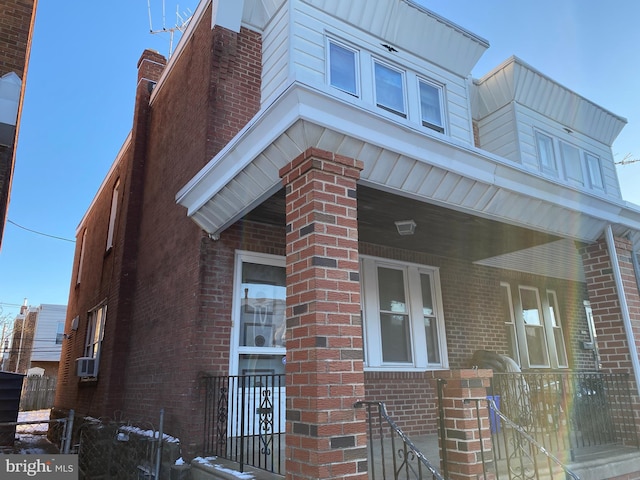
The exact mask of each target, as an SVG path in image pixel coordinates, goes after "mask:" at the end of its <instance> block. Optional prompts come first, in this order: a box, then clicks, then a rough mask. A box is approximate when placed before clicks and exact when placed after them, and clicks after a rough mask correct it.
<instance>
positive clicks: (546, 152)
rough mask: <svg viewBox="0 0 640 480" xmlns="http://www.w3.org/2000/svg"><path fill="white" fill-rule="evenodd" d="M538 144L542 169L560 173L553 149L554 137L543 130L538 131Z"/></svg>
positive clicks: (556, 173) (554, 173)
mask: <svg viewBox="0 0 640 480" xmlns="http://www.w3.org/2000/svg"><path fill="white" fill-rule="evenodd" d="M536 146H537V147H538V159H539V161H540V169H541V170H542V171H543V172H546V173H551V174H553V175H555V176H557V175H558V164H557V162H556V154H555V151H554V149H553V138H551V137H550V136H549V135H545V134H544V133H541V132H536Z"/></svg>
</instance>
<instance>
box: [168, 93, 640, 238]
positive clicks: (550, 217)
mask: <svg viewBox="0 0 640 480" xmlns="http://www.w3.org/2000/svg"><path fill="white" fill-rule="evenodd" d="M312 147H316V148H319V149H322V150H326V151H331V152H335V153H337V154H340V155H346V156H349V157H353V158H358V159H359V160H362V161H363V162H364V170H363V171H362V173H361V180H360V182H361V183H363V184H366V185H369V186H372V187H374V188H378V189H382V190H386V191H389V192H392V193H396V194H399V195H404V196H408V197H411V198H415V199H417V200H420V201H425V202H429V203H432V204H437V205H442V206H445V207H447V208H452V209H456V210H460V211H463V212H466V213H470V214H473V215H477V216H481V217H484V218H490V219H494V220H498V221H501V222H505V223H509V224H512V225H518V226H522V227H526V228H531V229H534V230H538V231H543V232H547V233H551V234H554V235H558V236H560V237H564V238H571V239H576V240H580V241H583V242H591V241H595V240H597V239H598V238H599V237H600V235H601V234H602V232H603V230H604V228H605V227H606V226H607V225H609V224H614V225H615V224H621V225H624V228H626V229H627V230H629V229H630V230H636V231H640V210H639V209H633V210H631V209H629V208H628V206H626V205H624V204H620V203H615V202H613V201H608V200H605V199H602V198H599V197H596V196H593V195H589V194H586V193H582V192H579V191H577V190H575V189H573V188H569V187H567V186H564V185H562V184H560V183H558V182H553V181H551V180H549V179H546V178H543V177H542V176H537V175H535V174H533V173H531V172H529V171H525V170H523V169H521V168H519V165H517V164H514V163H512V162H509V161H508V160H505V159H502V158H501V157H498V156H496V155H493V154H490V153H488V152H485V151H483V150H480V149H477V148H475V147H472V146H470V145H468V144H464V143H462V142H458V141H455V140H453V139H448V138H446V137H442V136H439V135H435V134H434V135H431V134H428V133H425V132H424V131H423V130H419V129H417V128H412V127H410V126H408V125H402V124H399V123H398V122H397V121H396V120H394V119H392V118H389V117H387V116H385V115H384V114H379V113H377V112H375V111H370V110H365V109H363V108H361V107H359V106H356V105H354V104H350V103H346V102H344V101H342V100H339V99H337V98H335V97H331V96H328V95H326V94H324V93H322V92H319V91H317V90H312V89H310V88H308V87H305V86H304V85H300V84H293V85H292V86H291V87H290V88H289V89H288V90H287V91H285V92H284V93H283V94H282V95H281V96H280V97H279V98H278V99H277V100H276V101H274V102H273V104H271V105H270V106H268V107H266V108H265V109H263V110H261V111H260V112H259V114H258V115H257V116H256V117H254V119H253V120H252V122H250V124H248V125H247V126H246V127H245V128H244V129H243V130H242V131H241V132H240V133H239V134H238V135H237V136H236V137H235V138H234V139H233V140H232V141H231V142H230V143H229V144H228V145H227V146H226V147H225V148H224V149H223V150H222V151H221V152H220V153H219V154H218V155H217V156H216V157H215V158H213V159H212V160H211V161H210V162H209V164H208V165H207V166H205V168H203V169H202V170H201V171H200V172H199V173H198V174H197V175H196V176H195V177H194V178H193V179H192V180H191V181H190V182H189V183H188V184H187V185H186V186H185V187H183V188H182V189H181V191H180V192H178V194H177V196H176V201H177V202H178V203H179V204H180V205H183V206H185V207H186V208H187V209H188V215H189V216H191V217H192V218H193V220H194V221H196V223H198V224H199V225H200V226H201V227H202V228H203V229H205V230H206V231H207V232H209V233H214V234H215V233H220V232H221V231H222V230H224V229H225V228H226V227H228V226H229V225H231V224H232V223H234V222H235V221H236V220H238V219H239V218H241V217H242V215H243V214H244V213H246V212H248V211H250V210H251V209H253V208H254V207H256V206H257V205H259V204H260V203H261V202H263V201H264V200H265V199H266V198H268V197H269V196H270V195H272V194H273V193H275V192H276V191H277V190H278V189H280V188H281V187H282V185H281V180H280V178H279V169H280V168H282V167H283V166H285V165H287V164H288V163H289V162H290V161H292V160H293V159H294V158H296V157H297V156H298V155H299V154H301V153H302V152H304V151H305V150H307V149H309V148H312ZM620 228H623V227H619V228H618V230H619V229H620Z"/></svg>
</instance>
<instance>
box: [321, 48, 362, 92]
mask: <svg viewBox="0 0 640 480" xmlns="http://www.w3.org/2000/svg"><path fill="white" fill-rule="evenodd" d="M332 45H334V46H336V47H338V48H341V49H342V50H345V51H347V52H351V53H352V54H353V71H354V83H355V85H354V86H353V91H351V90H349V89H347V88H344V87H343V86H341V85H339V84H335V83H334V82H333V75H332V74H331V71H332V68H331V67H332V65H333V63H332V60H333V59H332V55H331V46H332ZM326 52H327V54H326V55H327V58H326V65H327V71H326V75H327V83H328V84H329V85H331V86H332V87H333V88H337V89H338V90H340V91H343V92H345V93H348V94H349V95H353V96H354V97H360V51H359V50H357V49H355V48H352V47H350V46H348V45H346V44H345V43H343V42H340V41H338V40H336V39H334V38H329V37H327V43H326Z"/></svg>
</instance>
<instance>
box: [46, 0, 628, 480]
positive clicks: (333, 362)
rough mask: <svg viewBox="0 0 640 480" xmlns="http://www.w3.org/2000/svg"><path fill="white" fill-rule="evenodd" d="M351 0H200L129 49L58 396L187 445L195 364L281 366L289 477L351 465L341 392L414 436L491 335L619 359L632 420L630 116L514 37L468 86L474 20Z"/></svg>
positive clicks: (87, 219)
mask: <svg viewBox="0 0 640 480" xmlns="http://www.w3.org/2000/svg"><path fill="white" fill-rule="evenodd" d="M363 4H364V2H343V1H340V2H338V1H324V0H274V1H271V2H259V1H257V0H246V1H244V2H241V1H235V0H234V1H230V0H229V1H224V0H223V1H220V2H213V6H212V2H210V1H206V0H203V1H202V2H201V3H200V5H199V6H198V8H197V10H196V12H195V14H194V16H193V18H192V20H191V22H190V24H189V27H188V29H187V31H186V32H185V33H184V35H183V37H182V38H181V40H180V43H179V45H178V47H177V49H176V51H175V53H174V54H173V56H172V57H171V58H170V60H169V61H168V62H165V60H164V58H163V57H161V56H160V55H159V54H157V53H155V52H151V51H145V52H144V53H143V55H142V57H141V59H140V62H139V73H138V83H137V90H136V100H135V106H134V115H133V127H132V130H131V133H130V135H129V137H128V138H127V139H126V140H125V142H124V145H123V146H122V149H121V151H120V152H119V154H118V156H117V158H116V159H115V161H114V163H113V166H112V168H111V170H110V171H109V172H108V174H107V176H106V178H105V179H104V182H103V183H102V185H101V187H100V189H99V191H98V193H97V194H96V196H95V198H94V200H93V202H92V204H91V205H90V206H89V208H88V210H87V212H86V214H85V216H84V218H83V219H82V221H81V222H80V224H79V226H78V230H77V249H76V254H75V260H74V265H73V276H72V285H71V291H70V296H69V304H68V314H67V325H66V328H65V332H70V331H73V332H74V333H73V335H72V336H71V338H70V339H67V340H65V341H64V344H63V354H62V362H61V367H60V373H59V384H58V385H59V386H58V391H57V396H56V402H55V404H56V408H57V409H58V410H61V411H64V410H68V409H75V411H76V412H77V414H79V415H89V416H93V417H100V416H108V415H112V414H113V412H115V411H121V412H125V414H126V415H127V416H128V417H129V418H140V419H145V420H147V421H153V420H154V419H155V418H156V417H157V415H158V412H159V411H160V409H165V412H166V417H165V424H164V428H165V430H164V431H165V432H167V433H169V434H171V435H173V436H175V437H178V438H180V440H181V442H182V448H183V452H184V455H185V457H187V458H190V457H192V456H194V455H199V454H201V453H202V448H203V447H202V442H203V437H204V433H203V428H204V427H203V425H202V423H203V422H202V419H203V409H204V400H203V395H204V394H203V391H202V383H201V379H202V377H203V376H206V375H243V374H251V373H256V372H269V373H286V397H287V398H286V402H287V421H288V425H287V437H286V442H287V471H288V472H301V471H303V472H307V473H309V475H311V477H312V478H334V477H335V478H343V475H346V473H345V472H349V474H353V475H354V478H360V477H362V478H364V477H366V473H362V471H361V467H362V460H363V457H366V452H365V451H364V449H363V448H362V446H363V445H364V442H365V441H366V440H364V437H365V425H364V421H363V417H362V415H361V414H360V413H359V412H356V411H354V409H353V408H352V405H353V404H354V402H355V401H356V400H361V399H363V398H366V399H371V400H380V401H385V402H386V403H387V405H388V407H389V411H390V412H391V414H392V415H393V416H394V418H395V419H396V421H397V422H398V424H399V425H400V426H402V428H404V429H405V431H407V432H408V433H410V434H423V433H430V432H434V431H435V430H436V394H435V388H434V382H433V379H434V377H435V376H438V375H446V374H448V373H449V372H451V373H452V374H454V373H455V372H456V371H458V370H460V369H466V368H469V367H471V358H472V356H473V354H474V352H476V351H477V350H491V351H494V352H499V353H502V354H508V355H511V356H512V357H513V358H514V359H515V360H516V362H517V363H518V364H519V366H520V367H521V368H522V369H523V370H527V371H531V370H536V371H552V370H553V371H572V370H596V369H598V368H600V366H601V369H602V371H614V370H615V371H626V372H629V373H630V374H631V382H632V385H633V392H634V396H633V402H634V403H633V405H634V408H635V411H636V417H637V415H638V412H640V403H639V398H638V379H639V378H640V366H639V365H638V354H637V348H638V342H639V341H640V339H638V338H636V337H635V336H634V333H633V331H634V329H636V332H637V331H638V329H640V297H639V295H638V283H637V277H636V276H635V275H636V274H635V273H634V265H635V266H637V257H636V252H637V250H638V246H640V243H639V242H640V208H639V207H637V206H635V205H631V204H629V203H627V202H625V201H624V200H623V199H622V198H621V193H620V188H619V185H618V180H617V176H616V170H615V166H614V162H613V156H612V152H611V145H612V143H613V141H614V139H615V138H616V136H617V135H618V133H619V132H620V131H621V129H622V128H623V126H624V125H625V123H626V121H625V120H624V119H623V118H621V117H619V116H617V115H615V114H613V113H611V112H609V111H607V110H605V109H604V108H602V107H600V106H598V105H595V104H594V103H593V102H591V101H589V100H587V99H585V98H583V97H581V96H580V95H579V94H577V93H575V92H573V91H571V90H570V89H568V88H566V87H564V86H562V85H560V84H558V83H557V82H555V81H553V80H552V79H550V78H548V77H546V76H545V75H544V74H542V73H541V72H539V71H538V70H536V69H535V68H534V67H532V66H530V65H528V64H526V63H525V62H524V61H522V60H520V59H518V58H515V57H514V58H511V59H508V60H507V61H506V62H505V63H503V64H502V65H500V66H498V67H497V68H496V69H495V70H493V71H492V72H490V73H488V74H487V75H486V76H484V77H483V78H481V79H477V80H473V79H471V76H470V73H471V71H472V69H473V67H474V65H475V64H476V62H477V61H478V59H479V58H480V56H481V55H482V54H483V52H484V51H485V50H486V49H487V48H488V46H489V44H488V42H487V41H486V40H484V39H482V38H480V37H478V36H477V35H475V34H473V33H471V32H469V31H467V30H465V29H464V28H462V27H459V26H457V25H455V24H453V23H451V22H449V21H448V20H446V19H444V18H442V17H440V16H438V15H437V14H435V13H433V12H430V11H428V10H426V9H424V8H422V7H420V6H418V5H416V4H414V3H412V2H411V1H409V0H367V2H366V5H367V6H366V10H364V7H363ZM212 19H213V22H214V25H213V26H212ZM596 335H597V344H596V338H595V337H596ZM597 347H598V348H597ZM416 412H420V413H419V418H420V419H421V421H419V422H417V421H416V419H415V415H416ZM336 439H337V440H336ZM334 440H336V441H335V442H334ZM299 449H300V450H299ZM310 452H311V453H310ZM303 458H304V460H302V459H303ZM327 464H340V465H341V466H342V467H343V469H341V470H340V472H341V473H335V472H336V471H338V469H336V470H335V471H334V473H333V474H329V473H327V469H326V468H323V466H326V465H327ZM358 472H359V475H360V476H358ZM330 475H334V477H330Z"/></svg>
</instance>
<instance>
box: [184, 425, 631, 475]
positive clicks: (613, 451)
mask: <svg viewBox="0 0 640 480" xmlns="http://www.w3.org/2000/svg"><path fill="white" fill-rule="evenodd" d="M411 441H412V442H413V443H414V445H415V446H416V447H417V448H418V449H419V450H420V451H421V452H422V453H423V454H424V455H425V456H426V457H427V459H428V460H429V462H430V463H431V464H432V465H433V466H434V467H436V469H438V471H440V452H439V449H438V436H437V435H435V434H434V435H421V436H416V437H413V438H411ZM395 447H396V448H395V449H396V451H398V450H399V449H401V447H402V444H401V443H400V442H399V441H396V444H395ZM382 449H384V455H385V457H386V459H387V461H386V464H387V465H386V471H385V472H384V473H385V474H386V478H394V476H393V473H392V472H393V461H392V460H391V456H390V455H391V452H392V445H391V441H390V440H385V442H384V443H383V444H382V446H381V444H380V441H379V440H377V441H374V445H373V453H372V451H371V448H368V455H369V456H370V457H371V456H373V458H374V462H373V463H370V464H369V478H372V479H373V478H375V479H382V478H385V477H384V476H383V471H382ZM574 456H575V460H574V461H572V462H568V463H567V464H566V465H567V467H569V469H570V470H571V471H572V472H574V473H575V474H577V475H578V476H579V477H580V479H581V480H606V479H610V478H615V477H620V476H622V475H625V474H628V473H632V472H640V450H638V449H637V448H632V447H624V446H619V445H607V446H597V447H586V448H580V449H576V450H575V452H574ZM492 458H493V457H492V454H491V452H487V454H486V459H487V460H488V461H489V463H490V464H491V463H493V460H492ZM282 461H283V462H284V459H282ZM401 462H402V459H401V458H400V457H396V468H398V467H399V466H400V464H401ZM208 463H209V464H208V465H206V464H204V463H199V464H196V463H194V462H192V464H191V476H192V480H212V479H229V480H230V479H234V478H235V479H237V478H238V477H237V476H234V473H233V472H238V471H239V468H238V464H237V463H236V462H232V461H229V460H224V459H221V458H216V459H211V460H210V461H209V462H208ZM214 465H215V466H214ZM412 465H415V462H413V463H412ZM540 465H542V467H541V470H545V467H546V465H547V463H546V459H542V460H541V461H540ZM244 471H245V473H248V474H250V475H252V476H253V478H254V479H255V480H271V479H281V478H283V476H281V475H276V474H273V473H270V472H267V471H264V470H260V469H255V468H252V467H245V469H244ZM428 473H429V472H428V471H427V470H426V469H423V475H424V477H423V478H431V476H430V475H429V474H428ZM498 474H499V477H498V478H500V479H507V478H509V476H508V474H507V470H506V462H505V461H499V462H498ZM411 478H413V477H411ZM541 478H557V479H562V480H564V479H565V476H564V474H563V473H561V472H554V474H553V475H552V476H549V475H547V476H543V475H541Z"/></svg>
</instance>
